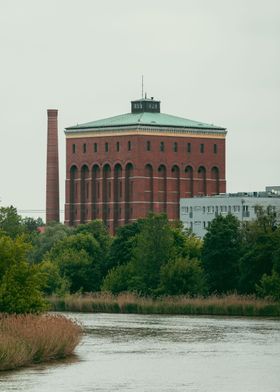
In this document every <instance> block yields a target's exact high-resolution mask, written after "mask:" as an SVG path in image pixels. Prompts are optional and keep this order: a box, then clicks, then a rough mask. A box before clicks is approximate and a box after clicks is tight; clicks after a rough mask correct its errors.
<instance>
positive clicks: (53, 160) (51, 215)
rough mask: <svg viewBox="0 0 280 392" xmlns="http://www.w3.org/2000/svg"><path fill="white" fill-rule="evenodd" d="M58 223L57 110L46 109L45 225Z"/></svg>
mask: <svg viewBox="0 0 280 392" xmlns="http://www.w3.org/2000/svg"><path fill="white" fill-rule="evenodd" d="M49 222H59V173H58V138H57V109H48V146H47V191H46V223H49Z"/></svg>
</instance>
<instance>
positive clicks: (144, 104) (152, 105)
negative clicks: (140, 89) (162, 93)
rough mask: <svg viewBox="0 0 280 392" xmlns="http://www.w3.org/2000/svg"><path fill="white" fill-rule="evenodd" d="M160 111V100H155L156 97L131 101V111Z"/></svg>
mask: <svg viewBox="0 0 280 392" xmlns="http://www.w3.org/2000/svg"><path fill="white" fill-rule="evenodd" d="M144 112H150V113H160V101H155V100H154V97H151V98H147V97H145V98H142V99H137V100H136V101H131V113H144Z"/></svg>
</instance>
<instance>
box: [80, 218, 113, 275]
mask: <svg viewBox="0 0 280 392" xmlns="http://www.w3.org/2000/svg"><path fill="white" fill-rule="evenodd" d="M80 233H82V234H90V235H92V236H93V238H95V239H96V241H97V242H98V244H99V246H100V250H101V252H102V263H101V264H100V268H101V274H102V275H103V276H105V275H106V273H107V272H108V269H109V268H110V267H111V266H110V263H109V260H108V258H109V251H110V246H111V243H112V238H111V236H110V235H109V232H108V229H107V227H106V226H105V225H104V223H103V222H102V221H101V220H93V221H91V222H89V223H87V224H82V225H78V226H77V227H76V228H75V230H74V234H80Z"/></svg>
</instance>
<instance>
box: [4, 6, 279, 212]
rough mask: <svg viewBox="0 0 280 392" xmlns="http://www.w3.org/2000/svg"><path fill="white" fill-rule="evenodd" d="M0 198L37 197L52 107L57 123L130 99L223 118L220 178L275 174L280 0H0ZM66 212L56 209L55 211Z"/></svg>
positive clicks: (41, 197)
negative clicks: (223, 161) (151, 98)
mask: <svg viewBox="0 0 280 392" xmlns="http://www.w3.org/2000/svg"><path fill="white" fill-rule="evenodd" d="M0 48H1V58H0V82H1V83H0V108H1V127H0V132H1V135H0V136H1V138H0V142H1V152H0V200H1V202H0V206H8V205H11V204H13V205H14V206H16V207H17V208H18V210H19V211H23V210H24V211H26V213H23V215H29V216H34V217H36V216H38V215H40V216H44V214H31V213H29V212H28V210H44V209H45V169H46V137H47V133H46V131H47V115H46V111H47V109H48V108H57V109H58V110H59V143H60V145H59V152H60V192H61V209H63V208H64V180H65V152H64V150H65V141H64V132H63V131H64V128H65V127H67V126H70V125H73V124H76V123H83V122H89V121H93V120H97V119H101V118H106V117H110V116H113V115H117V114H121V113H126V112H129V111H130V100H132V99H137V98H139V97H140V96H141V75H142V74H143V75H144V83H145V87H144V89H145V91H146V92H147V94H148V96H154V97H155V99H159V100H161V102H162V104H161V110H162V112H164V113H168V114H173V115H178V116H182V117H186V118H189V119H192V120H198V121H202V122H207V123H214V124H216V125H221V126H224V127H226V128H227V130H228V135H227V171H226V172H227V190H228V191H229V192H236V191H253V190H263V189H264V187H265V186H266V185H280V174H279V173H280V129H279V128H280V127H279V112H280V1H279V0H266V1H261V0H211V1H210V0H172V1H171V0H168V1H164V0H141V1H133V0H118V1H116V0H103V1H100V0H99V1H96V0H79V1H78V0H75V1H74V0H55V1H54V0H24V1H22V0H0ZM61 218H62V219H63V216H61Z"/></svg>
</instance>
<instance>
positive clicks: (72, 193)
mask: <svg viewBox="0 0 280 392" xmlns="http://www.w3.org/2000/svg"><path fill="white" fill-rule="evenodd" d="M77 173H78V169H77V166H75V165H74V166H72V167H71V169H70V211H69V212H70V216H69V219H70V222H69V223H70V225H74V224H75V220H76V206H75V204H76V203H77V193H76V180H77V177H78V176H77Z"/></svg>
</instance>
